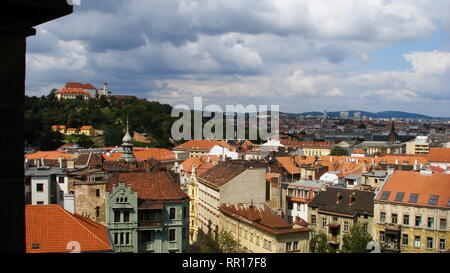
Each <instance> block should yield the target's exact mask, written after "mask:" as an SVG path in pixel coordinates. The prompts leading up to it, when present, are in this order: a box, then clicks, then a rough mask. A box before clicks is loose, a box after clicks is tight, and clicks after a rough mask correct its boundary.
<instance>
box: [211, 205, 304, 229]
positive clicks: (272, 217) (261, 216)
mask: <svg viewBox="0 0 450 273" xmlns="http://www.w3.org/2000/svg"><path fill="white" fill-rule="evenodd" d="M219 210H220V211H221V212H222V213H223V214H225V215H227V216H228V217H232V218H235V219H237V220H241V221H243V222H245V223H247V224H249V225H252V226H253V227H255V228H257V229H260V230H264V231H266V232H270V233H272V234H285V233H295V232H305V231H306V232H308V231H309V229H307V228H293V225H291V224H289V223H288V221H286V220H285V219H283V218H282V217H280V216H279V215H277V214H276V213H275V212H274V211H273V210H272V209H270V208H269V207H268V206H266V205H264V204H255V205H250V204H223V205H221V206H220V207H219Z"/></svg>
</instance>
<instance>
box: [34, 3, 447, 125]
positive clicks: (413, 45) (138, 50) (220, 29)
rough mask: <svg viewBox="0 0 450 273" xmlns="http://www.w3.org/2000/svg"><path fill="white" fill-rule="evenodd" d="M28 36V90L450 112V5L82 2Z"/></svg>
mask: <svg viewBox="0 0 450 273" xmlns="http://www.w3.org/2000/svg"><path fill="white" fill-rule="evenodd" d="M80 2H81V5H79V6H74V12H73V13H72V14H71V15H69V16H66V17H63V18H59V19H57V20H54V21H51V22H48V23H45V24H42V25H40V26H38V27H37V28H36V29H37V34H36V36H31V37H28V38H27V64H26V67H27V76H26V94H27V95H30V96H32V95H36V96H41V95H46V94H48V92H49V91H50V90H51V89H52V88H57V89H60V88H62V87H63V85H64V84H65V83H66V82H83V83H92V84H94V86H96V87H97V88H101V87H102V86H103V83H105V82H107V83H108V86H109V89H110V90H111V91H112V92H113V94H132V95H135V96H137V97H139V98H147V99H148V100H150V101H159V102H161V103H168V104H170V105H172V106H176V105H180V104H183V105H188V106H190V107H192V106H193V103H194V97H196V96H198V97H202V99H203V105H208V104H218V105H219V106H221V107H223V108H224V109H225V105H227V104H230V105H238V104H241V105H244V106H246V105H249V104H255V105H268V106H270V105H279V107H280V111H282V112H290V113H301V112H307V111H323V110H325V109H326V110H327V111H328V112H330V111H341V110H363V111H371V112H379V111H387V110H395V111H406V112H414V113H420V114H426V115H431V116H445V117H450V16H448V11H449V10H450V1H448V0H433V1H430V0H428V1H425V0H334V1H330V0H302V1H300V0H282V1H279V0H215V1H214V0H209V1H207V0H204V1H203V0H179V1H175V0H81V1H80Z"/></svg>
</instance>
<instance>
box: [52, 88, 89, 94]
mask: <svg viewBox="0 0 450 273" xmlns="http://www.w3.org/2000/svg"><path fill="white" fill-rule="evenodd" d="M56 94H67V95H89V92H87V91H85V90H83V89H79V88H74V89H67V88H63V89H61V90H59V91H58V92H56Z"/></svg>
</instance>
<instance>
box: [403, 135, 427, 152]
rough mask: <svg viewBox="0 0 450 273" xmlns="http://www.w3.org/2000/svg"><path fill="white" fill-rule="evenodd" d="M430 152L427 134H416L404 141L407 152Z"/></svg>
mask: <svg viewBox="0 0 450 273" xmlns="http://www.w3.org/2000/svg"><path fill="white" fill-rule="evenodd" d="M429 152H430V140H429V138H428V136H417V137H416V138H415V139H412V140H410V141H408V142H406V153H407V154H428V153H429Z"/></svg>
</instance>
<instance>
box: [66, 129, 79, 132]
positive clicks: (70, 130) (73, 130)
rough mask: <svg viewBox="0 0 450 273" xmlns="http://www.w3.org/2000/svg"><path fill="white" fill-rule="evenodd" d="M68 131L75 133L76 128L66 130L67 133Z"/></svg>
mask: <svg viewBox="0 0 450 273" xmlns="http://www.w3.org/2000/svg"><path fill="white" fill-rule="evenodd" d="M69 131H77V128H68V129H67V132H69Z"/></svg>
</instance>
